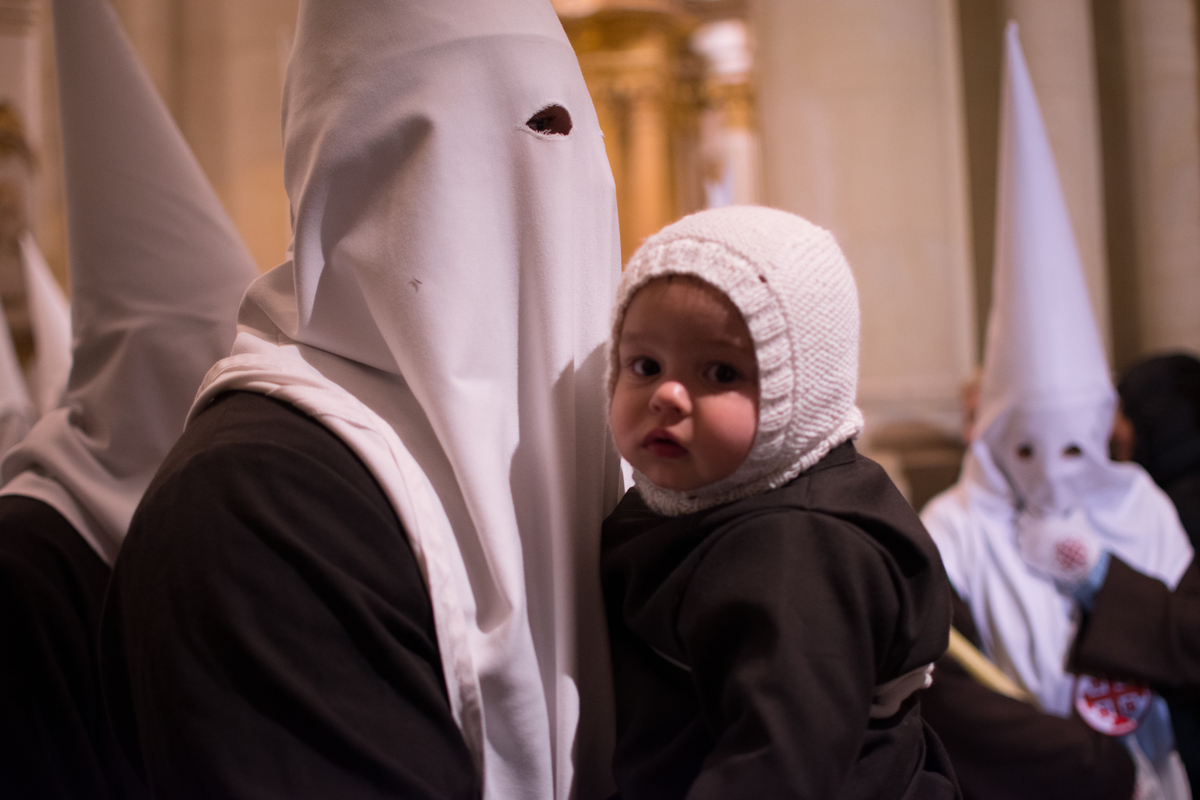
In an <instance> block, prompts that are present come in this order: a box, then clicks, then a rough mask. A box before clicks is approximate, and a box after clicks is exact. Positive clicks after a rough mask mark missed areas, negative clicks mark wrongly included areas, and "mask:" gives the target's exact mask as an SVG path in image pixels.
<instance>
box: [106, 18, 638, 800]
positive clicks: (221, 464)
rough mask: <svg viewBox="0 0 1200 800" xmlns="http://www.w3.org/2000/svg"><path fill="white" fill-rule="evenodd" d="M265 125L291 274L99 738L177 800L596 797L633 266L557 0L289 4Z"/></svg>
mask: <svg viewBox="0 0 1200 800" xmlns="http://www.w3.org/2000/svg"><path fill="white" fill-rule="evenodd" d="M284 95H285V96H284V123H283V134H284V156H285V180H286V183H287V190H288V195H289V197H290V199H291V213H292V220H293V244H292V248H291V253H290V258H289V259H288V260H287V261H285V262H284V263H283V264H282V265H280V266H279V267H277V268H275V269H274V270H272V271H271V272H269V273H267V274H266V275H264V276H263V277H262V278H260V279H259V280H258V281H256V282H255V283H254V284H253V285H252V286H251V288H250V290H249V291H248V293H247V296H246V300H245V302H244V303H243V306H242V309H241V312H240V315H239V334H238V338H237V341H236V343H235V345H234V348H233V355H232V356H231V357H230V358H228V359H226V360H224V361H222V362H221V363H220V364H218V365H217V367H215V368H214V369H213V371H212V372H211V373H210V374H209V376H208V378H207V379H206V382H205V385H204V387H203V389H202V390H201V393H200V396H199V397H198V399H197V402H196V405H195V407H194V409H193V413H192V417H191V420H190V422H189V423H188V428H187V431H186V432H185V434H184V436H183V438H182V439H181V440H180V443H179V444H178V446H177V448H176V450H175V451H174V452H173V454H172V455H171V456H170V457H169V458H168V460H167V462H166V464H165V465H164V468H163V469H162V470H161V471H160V473H159V475H158V477H157V479H156V482H155V484H154V485H153V486H152V487H151V489H150V491H149V492H148V493H147V497H146V500H145V502H144V503H143V505H142V507H141V509H140V511H139V515H138V518H137V520H136V522H135V524H134V530H133V532H132V534H131V536H130V540H129V542H128V543H127V545H126V549H125V551H124V553H123V554H122V558H121V562H120V563H119V564H118V566H117V569H116V573H115V579H114V582H113V588H112V590H111V594H110V602H109V603H108V605H107V606H106V609H107V610H106V617H105V629H104V630H105V635H106V637H107V638H106V640H105V641H106V642H111V645H112V646H111V647H110V648H109V649H108V650H107V651H106V658H107V657H108V656H109V655H111V656H112V658H111V660H108V661H106V664H107V666H108V667H110V671H109V672H108V673H107V674H106V684H105V685H106V689H109V690H111V692H110V698H111V701H112V706H113V714H114V722H115V724H116V726H117V729H118V732H119V734H120V735H121V736H122V739H123V742H124V743H125V745H126V746H127V747H129V748H130V750H131V751H132V752H134V753H135V760H137V761H138V762H139V766H140V768H141V769H142V770H143V774H144V775H145V777H146V779H147V781H148V782H149V784H150V787H151V789H152V790H154V791H159V792H161V793H163V794H166V795H170V796H176V797H181V796H192V795H198V796H199V795H203V796H245V795H249V794H254V793H260V794H264V795H271V794H279V793H286V794H288V795H289V796H291V797H308V796H312V797H332V796H336V797H340V798H345V797H375V796H389V797H390V796H405V797H424V796H437V797H446V796H470V795H473V794H475V793H478V791H479V789H480V784H481V783H482V792H483V794H484V796H487V797H497V798H500V797H521V798H550V797H566V796H567V795H568V794H569V793H570V792H571V791H572V788H573V787H576V786H577V787H578V791H579V796H582V797H587V796H592V795H593V794H596V795H600V796H605V792H606V791H607V790H608V788H609V786H608V783H609V779H608V778H607V774H608V757H609V753H610V750H611V723H610V722H609V719H608V718H609V715H610V711H609V706H610V700H609V698H608V694H607V688H606V687H607V686H608V676H607V657H606V650H605V643H604V636H603V630H604V625H603V620H602V616H601V606H600V599H599V587H598V567H597V558H598V537H599V526H600V522H601V520H602V519H603V516H604V514H605V512H606V510H607V509H608V508H609V507H610V506H611V503H612V502H615V498H616V480H617V474H618V473H617V469H616V463H617V462H616V459H615V458H614V456H613V455H612V454H611V453H610V448H609V445H608V442H607V436H606V431H605V422H604V393H603V375H604V353H603V351H602V350H601V349H600V348H601V345H602V343H603V342H604V340H605V337H606V333H607V312H608V309H607V304H608V303H607V301H608V298H609V297H611V296H612V291H613V287H614V285H615V280H616V277H617V273H618V261H619V255H618V254H619V248H618V238H617V227H616V208H615V200H614V189H613V184H612V177H611V173H610V172H609V168H608V163H607V160H606V157H605V152H604V145H603V141H602V137H601V133H600V129H599V126H598V123H597V120H596V116H595V113H594V111H593V109H592V105H591V102H590V99H589V97H588V94H587V89H586V87H585V85H584V82H583V78H582V75H581V74H580V71H579V66H578V63H577V61H576V59H575V56H574V53H573V51H572V50H571V47H570V45H569V43H568V42H567V39H566V36H565V34H564V33H563V30H562V27H561V25H560V23H559V22H558V19H557V17H556V15H555V13H554V10H553V9H552V8H551V6H550V4H549V3H548V2H545V0H504V1H503V2H496V0H448V1H445V0H444V1H443V2H436V3H429V2H415V0H408V1H405V2H394V1H390V0H360V1H359V2H355V3H351V4H346V3H342V2H333V0H304V1H303V2H301V4H300V11H299V21H298V26H297V32H296V39H295V45H294V47H293V50H292V56H291V61H290V63H289V65H288V72H287V82H286V87H285V92H284ZM197 708H202V709H204V712H203V713H191V710H193V709H197ZM576 770H577V772H576Z"/></svg>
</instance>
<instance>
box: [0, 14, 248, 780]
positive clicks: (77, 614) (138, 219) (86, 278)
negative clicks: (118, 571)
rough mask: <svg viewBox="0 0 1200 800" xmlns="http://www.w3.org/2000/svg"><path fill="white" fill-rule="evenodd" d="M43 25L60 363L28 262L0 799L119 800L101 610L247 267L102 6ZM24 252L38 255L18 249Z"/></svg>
mask: <svg viewBox="0 0 1200 800" xmlns="http://www.w3.org/2000/svg"><path fill="white" fill-rule="evenodd" d="M53 11H54V37H55V48H54V50H55V57H56V63H57V68H58V81H59V84H58V97H59V103H60V110H61V120H62V141H63V153H64V157H65V162H66V163H65V177H66V187H65V188H66V199H67V222H68V232H69V235H70V244H71V288H72V296H71V305H70V313H71V323H70V327H71V329H72V330H73V333H74V337H73V342H72V349H73V359H72V360H71V361H70V364H69V366H70V374H69V378H67V377H66V376H65V375H63V376H62V377H61V378H59V377H56V376H57V375H58V373H59V371H60V370H59V368H58V366H56V365H58V364H59V363H60V362H64V361H65V359H62V358H60V357H57V354H56V350H55V348H54V347H52V346H50V345H53V343H54V336H52V335H49V334H47V333H46V328H47V326H48V327H49V328H50V329H51V330H50V334H58V335H59V336H61V339H62V341H64V342H65V340H66V338H67V337H66V336H65V335H63V334H65V333H66V331H65V330H64V328H65V327H66V326H65V324H62V323H63V322H65V320H63V321H60V322H59V323H55V318H56V317H57V316H59V313H58V311H57V302H56V301H55V299H54V296H55V295H56V294H58V293H59V290H58V288H57V285H56V284H54V282H53V281H54V279H53V278H52V277H51V276H50V274H49V271H48V270H46V269H45V268H44V264H43V265H42V266H40V267H39V266H38V265H37V264H36V263H34V264H32V266H30V267H29V271H28V272H27V281H28V285H29V295H30V297H29V301H30V304H31V306H32V309H31V311H32V313H33V316H34V320H35V337H37V338H38V339H39V341H38V343H37V346H38V355H37V358H38V361H39V365H40V370H41V380H40V381H35V382H34V384H33V385H34V386H35V387H39V386H40V389H39V391H37V392H35V394H36V395H37V396H38V398H39V399H41V400H43V401H49V402H50V403H51V408H49V409H48V410H46V409H39V410H43V411H44V414H43V416H42V417H41V418H40V419H39V420H38V421H37V423H36V424H35V425H34V426H33V428H32V430H30V432H29V434H28V435H27V436H26V437H25V438H24V440H23V441H22V442H21V443H20V444H19V445H17V446H16V447H14V448H13V449H12V450H11V451H9V452H8V454H7V455H6V456H5V457H4V460H3V464H2V465H0V477H2V479H3V481H4V485H3V489H2V490H0V632H3V639H2V640H0V796H3V797H30V798H80V799H81V800H82V799H83V798H87V799H88V800H91V799H92V798H108V797H138V796H141V794H142V790H141V788H140V787H139V786H138V785H137V782H136V780H135V779H134V778H133V776H132V774H131V773H130V772H129V768H128V766H127V765H125V764H124V762H123V761H122V760H121V758H120V756H119V753H118V750H117V745H116V742H115V741H114V740H113V738H112V735H111V733H110V731H109V728H108V724H107V721H106V720H105V717H104V713H103V705H102V702H101V694H100V686H99V672H98V669H99V664H98V655H97V630H98V628H99V621H100V609H101V604H102V601H103V599H104V591H105V587H106V585H107V583H108V579H109V574H110V566H111V564H112V563H113V560H114V559H115V558H116V556H117V553H118V551H119V549H120V547H121V543H122V540H123V539H124V538H125V535H126V531H127V530H128V528H129V524H130V519H131V518H132V516H133V512H134V508H135V507H136V506H137V503H138V500H139V499H140V498H141V495H142V492H143V491H144V490H145V489H146V486H147V485H148V484H149V483H150V479H151V478H152V477H153V475H154V472H155V470H157V469H158V466H159V464H160V463H161V462H162V459H163V457H164V456H165V455H166V454H167V452H168V450H169V449H170V448H171V446H172V445H173V444H174V442H175V440H176V439H177V438H178V437H179V434H180V432H181V431H182V430H183V423H184V419H185V418H186V415H187V411H188V408H189V407H190V406H191V402H192V399H193V398H194V397H195V393H196V390H197V388H198V387H199V385H200V382H201V380H202V379H203V377H204V374H205V372H206V371H207V370H208V369H209V367H211V366H212V365H213V363H215V362H216V360H217V359H219V358H221V356H222V355H223V354H224V353H225V352H226V351H227V350H228V348H229V346H230V344H231V343H232V341H233V336H234V322H235V314H236V311H237V305H238V300H239V299H240V298H241V296H242V293H243V292H244V291H245V288H246V286H247V285H248V284H249V283H250V281H251V280H252V279H253V278H254V277H255V276H257V275H258V270H257V269H256V268H255V266H254V262H253V261H252V259H251V258H250V254H249V253H248V252H247V251H246V248H245V247H244V246H243V245H242V242H241V240H240V239H239V237H238V235H237V232H236V231H235V229H234V227H233V223H232V222H231V221H230V220H229V218H228V217H227V216H226V214H225V212H224V210H223V209H222V208H221V204H220V202H219V201H218V200H217V196H216V193H215V192H213V190H212V187H211V186H210V185H209V184H208V181H207V180H206V179H205V177H204V174H203V172H201V170H200V166H199V164H197V163H196V160H195V158H194V157H193V156H192V153H191V151H190V150H189V149H188V147H187V144H186V143H185V142H184V140H183V136H182V135H181V134H180V133H179V130H178V128H177V127H176V126H175V123H174V122H173V121H172V120H171V116H170V114H169V113H168V112H167V110H166V107H165V106H164V105H163V103H162V101H161V100H160V99H159V97H158V95H157V93H156V92H155V90H154V88H153V84H152V83H151V82H150V79H149V77H148V76H147V75H146V73H145V71H144V70H143V69H142V66H141V64H140V63H138V61H137V59H136V57H135V56H134V55H133V50H132V48H131V47H130V45H129V42H128V40H127V39H126V38H125V35H124V32H123V31H122V30H121V27H120V24H119V23H118V21H117V17H116V14H115V13H114V12H113V10H112V7H111V6H110V5H109V4H108V3H107V2H105V0H55V2H54V3H53ZM25 256H26V259H27V265H29V264H30V259H37V258H39V257H38V256H37V254H36V250H35V249H34V248H32V242H31V241H30V242H28V245H27V246H26V253H25ZM39 317H46V320H44V322H45V324H41V325H40V324H39V323H38V322H37V320H38V318H39ZM60 380H61V381H64V382H65V383H66V386H65V392H64V390H63V389H64V387H63V386H62V385H60Z"/></svg>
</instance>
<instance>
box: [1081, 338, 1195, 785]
mask: <svg viewBox="0 0 1200 800" xmlns="http://www.w3.org/2000/svg"><path fill="white" fill-rule="evenodd" d="M1117 391H1118V392H1119V393H1120V395H1121V405H1122V408H1123V410H1124V412H1125V415H1126V416H1127V417H1128V418H1129V421H1130V423H1131V424H1132V425H1133V431H1134V450H1133V460H1134V461H1136V462H1137V463H1139V464H1141V465H1142V466H1143V467H1145V469H1146V472H1148V473H1150V477H1151V478H1153V479H1154V482H1155V483H1157V484H1158V485H1159V486H1160V487H1161V488H1162V490H1163V491H1164V492H1166V493H1167V496H1168V497H1170V498H1171V502H1172V503H1174V504H1175V510H1176V511H1178V512H1179V520H1180V522H1182V523H1183V529H1184V530H1185V531H1187V535H1188V538H1189V539H1190V540H1191V542H1192V548H1193V549H1194V550H1196V551H1197V552H1200V360H1197V359H1195V358H1193V357H1192V356H1189V355H1184V354H1182V353H1177V354H1173V355H1166V356H1157V357H1155V358H1150V359H1147V360H1145V361H1142V362H1140V363H1138V364H1136V365H1134V366H1133V367H1130V368H1129V370H1127V371H1126V372H1125V374H1124V375H1123V376H1122V377H1121V382H1120V384H1118V386H1117ZM1130 572H1131V570H1126V569H1117V570H1116V571H1115V572H1114V573H1113V574H1112V575H1111V576H1110V577H1111V580H1110V582H1109V583H1108V584H1106V586H1108V592H1107V599H1106V602H1105V605H1104V607H1103V608H1102V609H1101V610H1100V614H1101V617H1102V619H1101V621H1100V622H1097V623H1096V624H1095V625H1092V626H1090V628H1089V630H1090V631H1091V637H1092V638H1091V639H1090V644H1089V647H1088V650H1089V651H1090V652H1089V653H1088V654H1085V655H1084V656H1083V658H1084V660H1085V661H1086V660H1088V659H1089V658H1092V657H1096V658H1100V659H1101V662H1103V661H1104V660H1108V661H1111V662H1113V663H1114V664H1117V663H1118V662H1119V659H1120V657H1121V656H1120V649H1122V648H1127V647H1139V648H1140V647H1142V646H1143V645H1144V644H1145V642H1143V641H1141V640H1140V637H1139V638H1137V639H1134V640H1132V641H1131V642H1130V643H1129V645H1118V646H1117V648H1118V649H1115V650H1114V649H1113V648H1112V646H1111V645H1110V644H1109V643H1108V642H1107V640H1106V639H1102V638H1098V637H1097V634H1098V633H1099V632H1100V631H1101V629H1102V627H1104V626H1106V625H1107V623H1105V622H1104V620H1106V619H1108V618H1109V616H1110V611H1114V609H1115V608H1116V607H1117V606H1120V605H1122V604H1126V603H1132V602H1141V601H1151V602H1153V603H1154V605H1152V606H1150V607H1148V608H1147V612H1146V613H1147V614H1151V613H1155V612H1156V611H1158V612H1161V611H1166V610H1168V604H1166V602H1165V600H1164V599H1163V597H1162V596H1161V594H1160V593H1158V590H1156V589H1151V588H1149V585H1148V584H1145V583H1144V582H1143V581H1141V580H1137V579H1135V578H1134V577H1133V576H1132V575H1130V574H1129V573H1130ZM1143 577H1144V576H1143ZM1184 579H1185V580H1187V581H1188V584H1189V586H1190V585H1191V584H1192V583H1193V582H1194V580H1195V579H1194V578H1192V579H1189V578H1187V576H1186V575H1185V576H1184ZM1147 580H1149V579H1147ZM1180 588H1181V589H1182V590H1183V593H1182V594H1181V598H1182V597H1184V596H1187V595H1189V594H1193V593H1194V590H1193V589H1189V588H1185V587H1184V586H1183V584H1182V583H1181V584H1180ZM1126 590H1128V591H1129V592H1130V595H1129V600H1121V599H1120V598H1121V596H1123V595H1124V594H1125V592H1126ZM1151 595H1153V596H1154V598H1153V600H1151ZM1114 598H1117V599H1116V600H1115V601H1114ZM1190 602H1193V601H1192V600H1183V601H1182V602H1172V603H1170V604H1169V606H1170V608H1173V609H1176V611H1175V612H1174V613H1176V614H1177V613H1178V611H1177V609H1178V608H1179V607H1180V606H1181V605H1187V604H1188V603H1190ZM1118 615H1119V612H1114V614H1113V616H1114V621H1121V618H1120V617H1119V616H1118ZM1187 623H1188V624H1189V625H1194V624H1195V623H1196V620H1195V619H1192V620H1188V621H1187ZM1155 627H1156V629H1157V632H1158V633H1157V634H1156V635H1158V634H1161V632H1162V628H1161V622H1160V623H1159V625H1157V626H1155ZM1121 630H1123V628H1119V627H1118V628H1114V629H1113V636H1112V637H1111V638H1112V639H1114V640H1115V639H1117V638H1119V637H1120V635H1121V634H1120V632H1119V631H1121ZM1188 633H1189V632H1188V631H1186V630H1182V629H1181V630H1179V631H1178V632H1176V633H1174V634H1172V635H1174V636H1176V637H1180V638H1186V637H1187V636H1188ZM1160 641H1161V640H1160ZM1102 650H1107V651H1109V652H1108V653H1107V654H1105V655H1102V654H1101V652H1100V651H1102ZM1129 654H1130V655H1132V656H1133V657H1135V658H1141V659H1142V660H1143V661H1144V660H1145V658H1146V656H1145V655H1144V654H1141V655H1139V654H1135V653H1133V652H1132V650H1130V653H1129ZM1152 657H1155V656H1152ZM1174 661H1175V664H1174V665H1172V661H1171V659H1170V658H1168V659H1167V660H1162V661H1159V663H1158V664H1157V665H1156V666H1153V667H1151V666H1150V665H1148V664H1142V665H1139V666H1140V667H1145V668H1149V669H1150V672H1148V673H1147V674H1146V676H1145V678H1143V679H1150V680H1151V681H1152V682H1154V683H1156V685H1158V686H1160V687H1163V690H1162V691H1163V695H1164V696H1165V697H1166V699H1167V704H1168V705H1169V706H1170V707H1171V725H1172V726H1173V727H1174V729H1175V746H1176V748H1178V750H1179V755H1180V757H1181V758H1182V759H1183V764H1184V766H1185V767H1186V768H1187V773H1188V779H1189V780H1190V781H1191V782H1192V785H1193V786H1196V787H1200V682H1192V683H1190V684H1189V685H1188V686H1186V687H1185V686H1183V685H1181V681H1180V677H1182V676H1181V675H1179V674H1176V675H1174V676H1173V677H1172V678H1171V680H1170V682H1169V684H1164V683H1163V682H1162V681H1161V678H1162V677H1163V672H1164V670H1166V671H1171V670H1172V669H1173V668H1175V667H1177V665H1178V663H1179V661H1178V659H1174ZM1123 666H1128V665H1123Z"/></svg>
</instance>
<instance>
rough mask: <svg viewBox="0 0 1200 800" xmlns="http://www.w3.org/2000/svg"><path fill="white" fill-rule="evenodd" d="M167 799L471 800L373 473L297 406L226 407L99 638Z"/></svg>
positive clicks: (192, 428)
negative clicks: (399, 799)
mask: <svg viewBox="0 0 1200 800" xmlns="http://www.w3.org/2000/svg"><path fill="white" fill-rule="evenodd" d="M101 637H102V638H101V660H102V667H103V679H104V689H105V693H106V696H107V699H108V702H109V707H110V712H111V717H112V720H113V725H114V727H115V729H116V731H117V735H118V737H119V739H120V741H121V745H122V747H124V748H125V750H126V751H127V752H128V753H129V754H130V756H131V761H132V762H133V763H134V765H135V767H136V768H137V769H138V771H139V772H140V774H141V775H142V776H143V777H144V779H145V781H146V783H147V785H148V787H149V788H150V791H151V793H152V795H153V796H155V797H163V798H191V797H197V798H199V797H205V798H242V797H288V798H338V800H352V799H356V798H384V797H388V798H398V797H403V798H470V797H477V796H479V793H480V785H479V778H478V776H477V774H476V771H475V769H474V767H473V765H472V760H471V757H470V754H469V753H468V751H467V748H466V745H465V743H464V742H463V739H462V736H461V735H460V733H459V730H458V728H457V727H456V725H455V723H454V720H453V717H452V715H451V711H450V705H449V702H448V700H447V695H446V688H445V684H444V681H443V678H442V668H441V662H440V658H439V655H438V648H437V640H436V636H435V633H434V627H433V616H432V609H431V606H430V601H429V597H428V592H427V589H426V587H425V584H424V582H423V580H422V578H421V574H420V571H419V569H418V566H417V563H416V560H415V559H414V557H413V553H412V549H411V547H410V546H409V543H408V539H407V537H406V536H405V533H404V530H403V529H402V527H401V525H400V522H399V519H398V518H397V517H396V514H395V512H394V511H393V509H392V507H391V505H390V504H389V502H388V500H387V498H386V496H385V495H384V493H383V491H382V490H381V489H380V487H379V485H378V484H377V483H376V482H375V480H374V478H373V477H372V476H371V474H370V473H369V471H368V470H367V468H366V466H365V465H364V464H363V463H362V462H361V461H360V460H359V459H358V458H357V457H356V456H355V455H354V453H353V452H351V450H350V449H349V448H348V447H347V446H346V445H345V444H344V443H343V442H342V441H341V440H340V439H338V438H337V437H336V436H335V435H333V434H332V433H331V432H330V431H329V430H328V429H326V428H324V427H323V426H321V425H320V424H319V423H317V422H315V421H314V420H312V419H311V418H309V417H307V416H305V415H304V414H302V413H301V412H299V411H297V410H296V409H295V408H293V407H292V406H290V405H287V404H285V403H280V402H278V401H275V400H272V399H269V398H267V397H266V396H264V395H259V394H251V393H246V392H231V393H227V394H225V395H222V396H220V397H219V398H217V400H216V402H214V403H213V404H212V405H211V406H210V407H209V408H207V409H206V410H205V411H204V412H203V413H201V414H200V415H199V416H197V417H196V419H194V420H193V421H192V423H191V424H190V425H189V426H188V428H187V430H186V431H185V433H184V435H183V437H182V438H181V439H180V441H179V442H178V444H177V445H176V446H175V448H174V449H173V450H172V451H171V453H170V454H169V455H168V456H167V459H166V461H165V462H164V463H163V466H162V468H161V469H160V470H159V472H158V474H157V476H156V477H155V478H154V481H153V482H152V483H151V485H150V488H149V489H148V490H147V493H146V496H145V498H144V499H143V501H142V504H141V505H140V506H139V508H138V511H137V513H136V514H135V515H134V519H133V523H132V525H131V527H130V531H129V536H128V538H127V539H126V540H125V544H124V546H123V548H122V550H121V554H120V556H119V558H118V559H117V563H116V566H115V568H114V572H113V578H112V583H111V588H110V591H109V595H108V600H107V602H106V605H105V609H104V618H103V624H102V631H101Z"/></svg>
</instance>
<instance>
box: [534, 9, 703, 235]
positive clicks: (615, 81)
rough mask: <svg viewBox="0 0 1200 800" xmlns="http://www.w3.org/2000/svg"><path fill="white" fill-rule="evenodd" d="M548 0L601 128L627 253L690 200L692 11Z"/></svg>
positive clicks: (694, 198) (692, 203)
mask: <svg viewBox="0 0 1200 800" xmlns="http://www.w3.org/2000/svg"><path fill="white" fill-rule="evenodd" d="M555 5H556V8H557V9H558V12H559V15H560V17H561V19H562V22H563V27H564V28H565V29H566V32H567V35H568V36H569V37H570V39H571V45H572V47H574V48H575V53H576V55H577V56H578V57H579V66H580V69H581V70H582V71H583V77H584V80H585V81H586V82H587V86H588V92H589V93H590V94H591V97H592V103H593V104H594V105H595V107H596V115H597V117H598V118H599V120H600V128H601V130H603V131H604V147H605V149H606V150H607V152H608V163H609V166H610V167H611V169H612V172H613V181H614V182H615V183H616V189H617V213H618V215H619V217H620V224H621V254H622V258H623V259H628V258H629V256H630V255H632V253H633V251H634V250H635V249H636V248H637V246H638V245H639V244H641V243H642V241H643V240H644V239H645V238H646V237H647V236H649V235H650V234H652V233H654V232H656V231H657V230H658V229H659V228H661V227H663V226H664V225H666V224H667V223H669V222H671V221H673V220H674V219H676V218H677V217H678V216H680V214H682V213H686V212H688V211H691V210H694V208H695V207H696V206H698V205H699V200H698V197H699V195H700V192H699V175H698V174H695V175H693V174H692V173H693V172H698V171H697V170H694V169H692V167H693V166H694V165H693V164H692V162H693V161H694V158H693V154H694V153H693V151H694V150H695V140H696V138H697V136H696V133H695V132H694V130H693V128H695V127H696V122H695V117H696V109H695V108H694V105H695V103H694V98H693V95H695V94H696V93H697V90H696V87H695V86H694V83H695V82H696V79H697V77H698V76H697V75H693V74H692V72H693V70H691V69H690V67H691V66H692V65H691V64H690V63H689V58H690V56H689V54H688V51H687V48H686V43H687V33H688V28H689V27H690V25H691V21H690V20H689V19H688V18H687V17H686V15H684V14H682V12H680V11H679V9H678V8H676V7H675V5H674V4H673V3H672V2H670V0H614V1H612V2H609V1H608V0H596V1H595V2H593V1H591V0H579V1H577V2H565V1H564V0H559V2H556V4H555ZM689 181H692V182H694V183H695V184H696V187H695V191H692V189H691V186H690V184H689Z"/></svg>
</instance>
